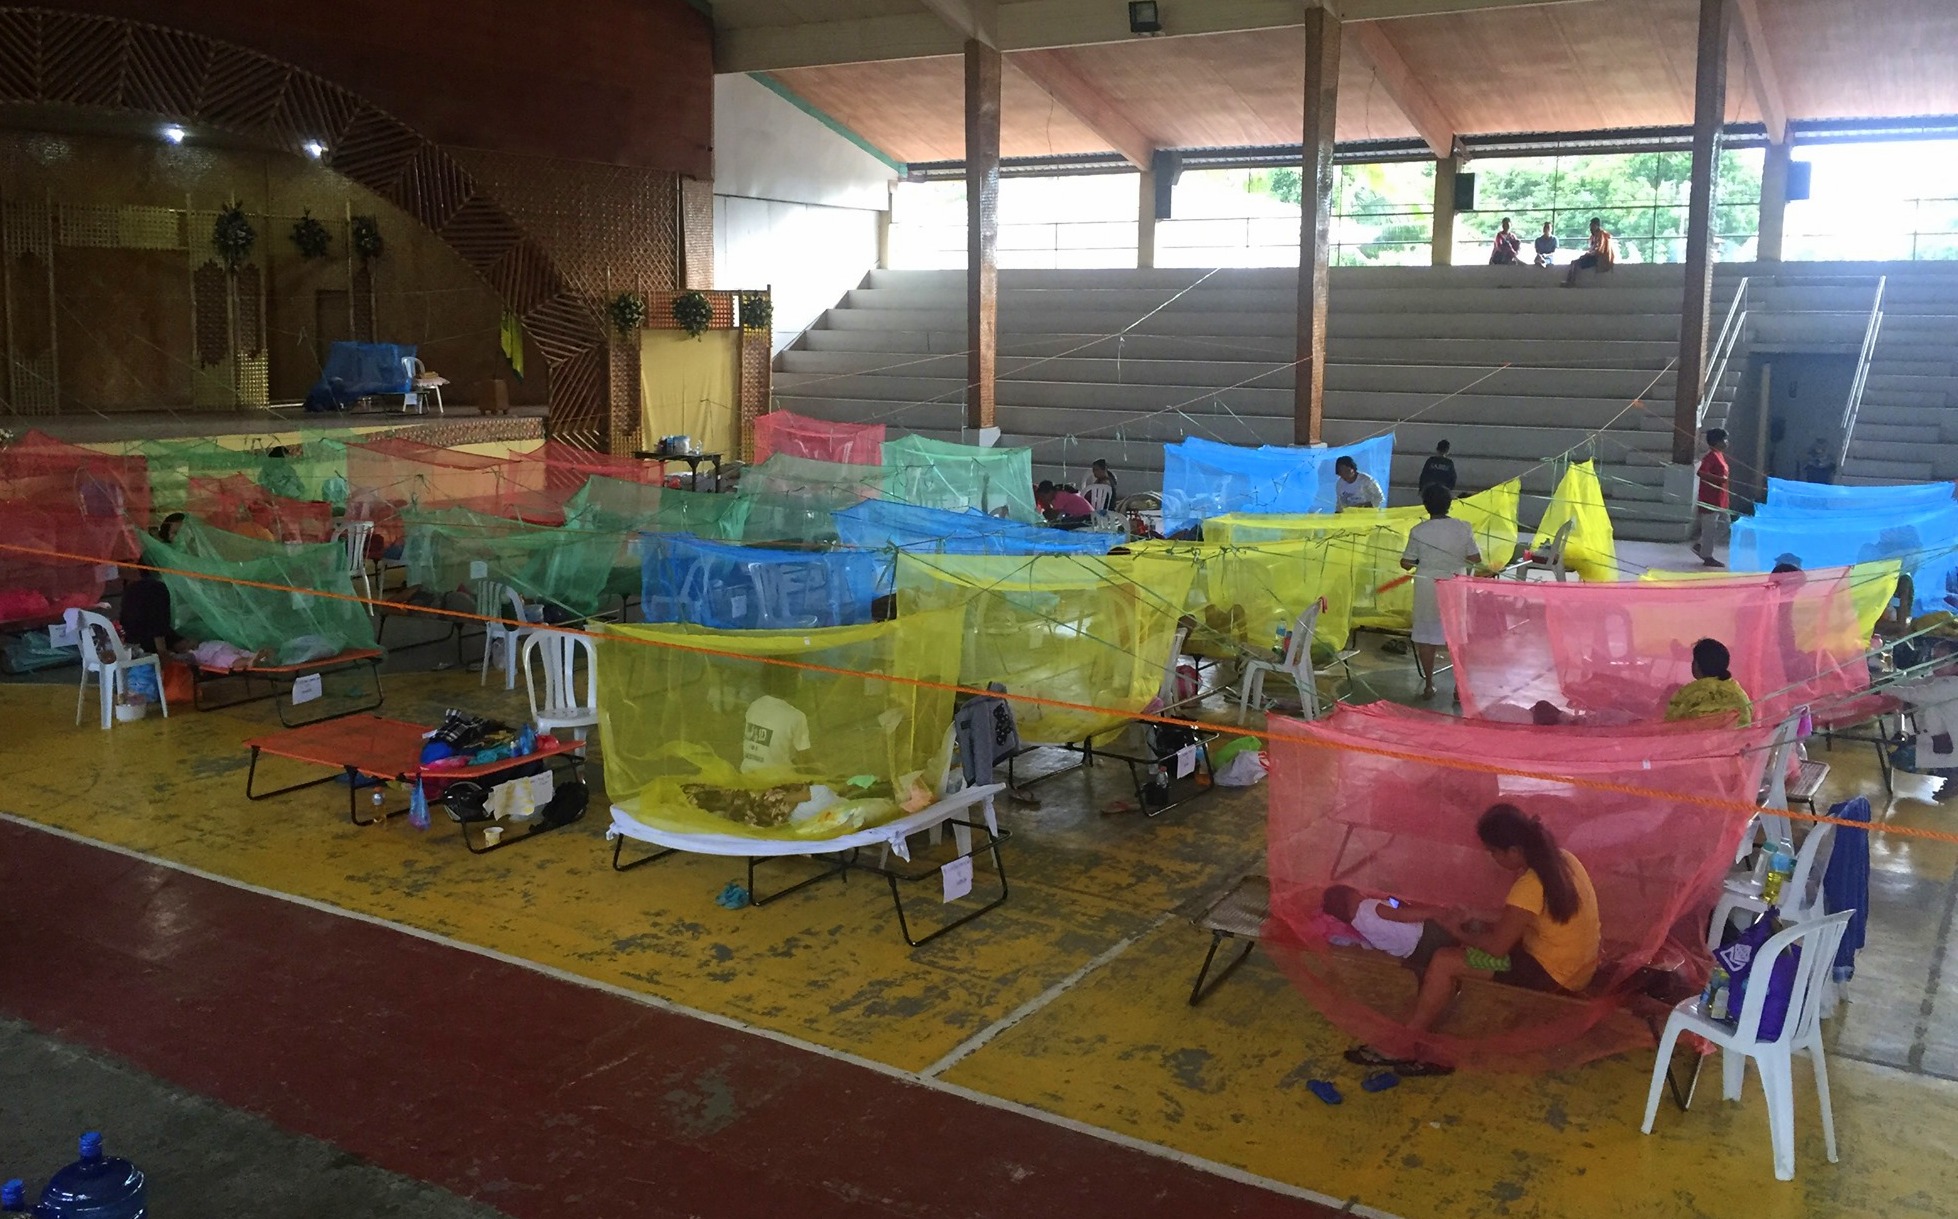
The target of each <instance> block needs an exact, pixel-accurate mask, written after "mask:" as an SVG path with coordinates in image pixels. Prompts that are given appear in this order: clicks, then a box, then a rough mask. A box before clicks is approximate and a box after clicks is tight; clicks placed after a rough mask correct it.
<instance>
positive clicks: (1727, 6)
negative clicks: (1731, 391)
mask: <svg viewBox="0 0 1958 1219" xmlns="http://www.w3.org/2000/svg"><path fill="white" fill-rule="evenodd" d="M1732 3H1733V0H1700V41H1699V52H1698V55H1697V57H1696V60H1695V66H1694V71H1693V77H1694V82H1693V182H1692V187H1691V190H1690V193H1689V194H1688V195H1687V202H1686V298H1685V301H1684V302H1683V304H1682V306H1681V308H1680V312H1679V367H1678V376H1677V379H1676V382H1675V388H1674V396H1673V413H1672V459H1673V460H1674V461H1675V462H1681V463H1684V462H1690V461H1692V460H1693V453H1694V449H1695V446H1696V445H1697V444H1698V437H1697V436H1696V435H1695V433H1696V432H1697V430H1698V427H1699V411H1700V398H1701V396H1702V394H1704V392H1705V390H1706V357H1707V350H1706V348H1707V336H1708V333H1709V327H1710V324H1711V315H1712V312H1713V198H1714V191H1715V190H1716V188H1717V187H1718V185H1719V181H1720V128H1721V125H1722V124H1723V123H1725V122H1726V119H1727V32H1728V27H1729V25H1730V23H1731V17H1732V13H1731V5H1732Z"/></svg>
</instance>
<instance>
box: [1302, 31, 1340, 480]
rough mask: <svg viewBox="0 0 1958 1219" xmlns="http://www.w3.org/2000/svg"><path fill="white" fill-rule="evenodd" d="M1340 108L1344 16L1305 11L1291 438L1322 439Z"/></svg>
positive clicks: (1324, 414) (1312, 441)
mask: <svg viewBox="0 0 1958 1219" xmlns="http://www.w3.org/2000/svg"><path fill="white" fill-rule="evenodd" d="M1338 110H1339V18H1338V17H1337V16H1336V15H1335V14H1333V13H1332V12H1331V11H1330V10H1328V9H1325V8H1322V7H1320V6H1319V5H1316V4H1315V5H1313V6H1312V7H1310V8H1308V9H1306V10H1305V152H1304V157H1303V158H1302V161H1301V164H1300V178H1301V185H1302V186H1303V187H1304V199H1303V207H1302V208H1301V211H1302V212H1303V215H1302V216H1301V217H1300V223H1299V312H1298V331H1299V334H1298V340H1299V341H1298V362H1297V363H1296V364H1294V365H1293V367H1292V375H1293V378H1294V385H1295V388H1294V390H1293V399H1292V440H1293V442H1294V443H1296V444H1318V443H1319V442H1320V440H1321V439H1322V435H1321V433H1322V431H1323V424H1324V422H1325V417H1326V306H1327V303H1328V299H1329V297H1330V294H1331V293H1330V288H1331V282H1332V280H1331V271H1330V254H1331V238H1332V215H1333V123H1334V120H1335V118H1336V117H1337V115H1338Z"/></svg>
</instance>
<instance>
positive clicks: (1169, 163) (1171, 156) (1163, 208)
mask: <svg viewBox="0 0 1958 1219" xmlns="http://www.w3.org/2000/svg"><path fill="white" fill-rule="evenodd" d="M1149 169H1150V171H1151V172H1152V173H1154V174H1155V175H1156V219H1158V220H1169V219H1172V217H1171V216H1170V207H1171V201H1172V200H1173V199H1174V198H1175V194H1176V180H1177V179H1178V178H1180V177H1182V176H1183V156H1182V154H1181V153H1178V152H1175V151H1172V150H1171V149H1168V148H1158V149H1157V150H1156V155H1155V157H1154V158H1152V159H1151V160H1150V162H1149Z"/></svg>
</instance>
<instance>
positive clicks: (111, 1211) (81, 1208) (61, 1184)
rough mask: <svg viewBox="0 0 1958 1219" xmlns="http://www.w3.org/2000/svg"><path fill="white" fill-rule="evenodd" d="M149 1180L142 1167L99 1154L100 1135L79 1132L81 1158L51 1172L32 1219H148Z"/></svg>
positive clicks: (100, 1148)
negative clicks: (144, 1175)
mask: <svg viewBox="0 0 1958 1219" xmlns="http://www.w3.org/2000/svg"><path fill="white" fill-rule="evenodd" d="M149 1213H150V1208H149V1183H148V1181H146V1180H145V1179H144V1177H143V1171H142V1169H140V1168H137V1167H136V1166H135V1165H134V1164H131V1163H130V1162H129V1161H128V1160H125V1159H122V1158H120V1157H113V1158H112V1157H107V1156H104V1155H103V1154H102V1136H101V1134H99V1133H97V1132H96V1131H93V1130H91V1131H89V1132H88V1133H87V1134H84V1135H83V1136H82V1140H81V1159H79V1160H76V1161H75V1162H74V1163H73V1164H70V1165H69V1166H68V1167H66V1168H64V1169H62V1170H61V1171H60V1172H58V1173H56V1174H54V1177H53V1178H52V1179H51V1180H49V1182H48V1186H47V1188H46V1189H44V1190H42V1191H41V1204H40V1205H39V1206H37V1207H35V1208H34V1214H35V1216H36V1219H149Z"/></svg>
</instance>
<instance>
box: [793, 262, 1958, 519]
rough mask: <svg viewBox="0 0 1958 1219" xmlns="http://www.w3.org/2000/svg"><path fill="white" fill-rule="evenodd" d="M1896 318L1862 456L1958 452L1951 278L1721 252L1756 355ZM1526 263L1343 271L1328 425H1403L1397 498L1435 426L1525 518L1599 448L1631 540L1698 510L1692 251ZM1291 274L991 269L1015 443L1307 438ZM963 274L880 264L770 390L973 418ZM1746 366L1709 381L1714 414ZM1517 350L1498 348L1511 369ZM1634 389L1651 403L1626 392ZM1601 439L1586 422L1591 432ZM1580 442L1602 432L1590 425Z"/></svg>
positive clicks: (1044, 453)
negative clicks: (1571, 275)
mask: <svg viewBox="0 0 1958 1219" xmlns="http://www.w3.org/2000/svg"><path fill="white" fill-rule="evenodd" d="M1879 275H1887V276H1888V277H1889V279H1888V286H1887V289H1886V297H1885V302H1886V306H1885V307H1886V315H1887V316H1886V323H1885V330H1884V332H1883V338H1882V341H1881V342H1880V343H1879V345H1878V348H1877V350H1876V353H1875V355H1874V358H1873V360H1872V363H1871V366H1870V372H1869V377H1868V381H1867V385H1866V390H1865V398H1864V405H1863V410H1862V413H1861V416H1860V419H1859V432H1858V434H1857V436H1856V438H1855V443H1853V444H1852V446H1851V456H1850V460H1849V461H1848V462H1847V463H1846V464H1845V467H1844V474H1845V476H1846V477H1847V476H1851V475H1855V476H1857V477H1862V476H1863V475H1865V474H1872V473H1873V476H1875V477H1879V478H1886V479H1891V480H1894V479H1899V478H1908V479H1917V478H1923V477H1928V476H1929V472H1930V471H1931V470H1932V469H1933V468H1945V467H1947V466H1948V467H1951V468H1952V469H1954V470H1958V446H1946V445H1944V444H1943V438H1944V437H1945V436H1946V435H1951V436H1952V437H1953V439H1954V441H1958V427H1955V426H1952V425H1950V424H1946V423H1945V421H1944V420H1945V416H1947V415H1950V414H1952V413H1953V409H1952V408H1953V405H1954V403H1958V398H1954V391H1955V390H1958V360H1954V359H1953V351H1954V346H1955V345H1954V344H1953V342H1952V339H1953V338H1954V337H1958V274H1953V273H1952V271H1951V269H1948V268H1935V267H1931V268H1927V267H1921V266H1904V267H1899V266H1896V265H1884V264H1784V265H1781V266H1761V267H1756V266H1733V265H1723V266H1720V267H1718V268H1716V272H1715V285H1714V293H1713V311H1712V319H1713V327H1714V330H1715V331H1716V332H1717V331H1718V328H1719V326H1720V324H1721V322H1722V321H1723V320H1724V319H1725V317H1726V316H1727V312H1728V306H1729V304H1730V303H1731V302H1732V301H1733V299H1734V295H1735V293H1736V291H1737V289H1738V285H1739V282H1740V280H1741V278H1742V277H1743V276H1747V277H1748V278H1749V280H1750V287H1749V290H1748V309H1749V311H1750V313H1749V318H1750V321H1749V326H1748V338H1749V341H1750V342H1751V343H1752V344H1753V346H1754V347H1755V348H1757V349H1763V350H1774V349H1780V350H1814V351H1840V352H1852V353H1853V352H1855V351H1857V350H1859V349H1860V347H1861V344H1862V340H1863V336H1864V333H1865V331H1866V328H1867V324H1868V311H1869V306H1870V302H1871V300H1872V299H1873V296H1874V291H1875V283H1876V278H1877V277H1878V276H1879ZM1559 282H1560V281H1559V278H1558V277H1555V276H1545V275H1542V274H1541V273H1538V272H1535V271H1534V270H1533V269H1529V268H1489V267H1441V268H1431V267H1393V268H1383V267H1370V268H1336V269H1335V270H1334V272H1333V277H1332V304H1331V307H1332V315H1331V326H1330V329H1331V333H1330V335H1329V337H1328V341H1327V368H1326V386H1327V391H1326V397H1325V411H1326V416H1325V426H1324V434H1325V437H1326V439H1327V441H1328V442H1329V443H1334V444H1339V443H1350V442H1352V441H1354V440H1358V439H1361V438H1363V437H1366V436H1369V435H1373V434H1377V433H1379V432H1380V431H1382V430H1384V429H1387V428H1392V429H1393V430H1394V432H1395V434H1396V437H1397V442H1396V454H1395V459H1394V480H1393V481H1394V491H1393V495H1394V499H1395V501H1396V502H1408V501H1410V500H1411V499H1412V482H1413V477H1414V474H1415V472H1416V471H1417V470H1418V469H1419V466H1420V463H1421V462H1422V461H1423V460H1424V459H1425V457H1426V455H1427V453H1428V452H1429V451H1431V450H1432V447H1433V444H1434V442H1435V441H1436V440H1438V439H1443V438H1446V439H1448V440H1449V441H1450V442H1451V444H1452V445H1453V449H1454V457H1455V459H1456V465H1457V469H1458V470H1459V471H1460V472H1461V476H1462V478H1463V483H1464V485H1465V486H1479V485H1486V484H1487V483H1491V482H1496V481H1501V480H1502V479H1504V478H1508V477H1513V476H1515V475H1516V474H1517V473H1518V472H1519V471H1527V473H1525V475H1524V477H1525V487H1526V491H1527V493H1528V497H1527V498H1526V501H1525V508H1524V515H1525V518H1526V523H1527V522H1528V521H1529V520H1531V519H1533V515H1534V513H1535V512H1537V511H1540V507H1541V505H1540V500H1541V497H1542V496H1543V495H1544V494H1547V492H1548V489H1549V482H1548V480H1549V479H1551V478H1552V477H1554V471H1555V469H1556V468H1557V466H1556V464H1555V462H1554V460H1551V459H1554V458H1556V457H1557V456H1558V455H1559V454H1561V453H1562V452H1563V451H1564V450H1566V449H1568V448H1570V447H1572V446H1573V445H1581V444H1582V445H1583V447H1584V448H1585V449H1586V450H1587V451H1595V452H1596V453H1597V454H1598V457H1599V463H1600V471H1601V476H1602V478H1603V484H1604V493H1605V496H1606V498H1607V500H1608V501H1609V503H1610V504H1611V509H1612V513H1613V518H1614V521H1616V522H1617V527H1618V529H1619V532H1620V535H1621V536H1625V537H1628V538H1648V539H1651V540H1663V541H1678V540H1679V539H1680V538H1682V537H1683V536H1684V534H1685V530H1686V527H1687V524H1688V520H1689V512H1688V509H1687V508H1686V507H1685V506H1683V505H1678V504H1669V503H1666V502H1664V500H1663V492H1662V484H1663V479H1664V469H1665V464H1666V462H1667V460H1668V459H1669V457H1670V449H1671V433H1672V417H1671V408H1672V397H1673V389H1674V384H1675V379H1674V377H1673V375H1672V374H1671V373H1670V372H1669V371H1667V370H1668V366H1669V364H1670V363H1671V362H1672V361H1673V360H1674V359H1675V358H1676V357H1677V354H1678V325H1679V301H1680V299H1681V297H1682V295H1683V286H1684V281H1683V278H1682V271H1681V269H1680V268H1679V267H1677V266H1621V267H1620V268H1618V269H1617V271H1615V272H1614V273H1613V274H1611V275H1609V276H1597V277H1594V278H1589V279H1586V280H1584V281H1582V283H1581V286H1580V288H1579V289H1577V290H1571V291H1566V290H1564V289H1562V288H1560V287H1558V286H1557V284H1558V283H1559ZM1296 287H1297V276H1296V272H1294V271H1292V270H1290V269H1286V268H1251V269H1228V270H1221V271H1199V270H1186V269H1162V270H1154V271H1133V270H1122V269H1076V270H1058V271H1006V272H1002V273H1001V275H1000V309H1001V318H1000V322H1001V325H1000V332H999V350H1000V363H999V374H1000V381H999V390H998V403H999V407H998V418H997V422H998V425H999V427H1000V429H1001V433H1002V436H1001V443H1003V444H1024V445H1028V446H1031V447H1032V448H1033V452H1034V460H1035V467H1036V471H1037V472H1038V473H1040V474H1061V473H1065V472H1068V471H1073V472H1074V473H1075V476H1076V477H1077V478H1078V477H1079V472H1080V471H1081V470H1083V469H1084V468H1085V466H1086V463H1087V462H1088V461H1090V460H1092V459H1093V458H1095V457H1098V456H1099V457H1104V458H1106V459H1107V460H1109V461H1110V462H1111V464H1113V465H1114V466H1115V468H1116V470H1117V472H1118V473H1119V474H1120V475H1121V477H1122V486H1123V489H1124V490H1145V489H1153V488H1154V487H1155V486H1158V485H1160V478H1161V466H1162V445H1163V444H1165V443H1173V442H1175V441H1178V440H1181V439H1183V438H1184V437H1186V436H1191V435H1198V436H1208V437H1211V438H1213V439H1220V440H1225V441H1228V442H1232V443H1244V444H1258V443H1264V444H1286V443H1290V441H1291V439H1292V432H1293V424H1292V418H1291V415H1292V410H1293V403H1292V389H1291V386H1292V382H1293V375H1292V367H1293V358H1294V356H1295V354H1296V345H1297V339H1296V335H1295V333H1294V320H1293V314H1294V309H1295V301H1296V295H1295V294H1296ZM964 290H965V279H964V274H963V272H961V271H922V272H912V271H876V272H872V273H871V274H870V275H868V276H867V277H866V278H865V280H864V282H863V284H862V285H861V286H860V287H859V288H857V289H854V290H852V291H851V292H849V293H847V294H846V295H845V297H844V298H843V299H842V300H841V301H839V302H838V304H837V307H836V308H835V309H833V310H831V311H830V312H829V313H828V314H826V315H825V317H824V318H823V320H822V321H821V322H819V323H818V325H817V326H816V327H814V328H812V329H811V330H809V331H807V332H805V333H804V334H803V335H802V336H801V337H800V338H799V339H798V340H797V342H796V343H795V344H794V345H793V346H792V347H791V348H790V349H789V350H788V351H786V352H784V353H783V354H782V355H781V356H780V357H779V358H778V369H779V372H778V375H777V383H776V391H777V404H778V405H779V406H782V407H785V408H787V409H791V410H795V411H798V412H800V413H804V414H809V415H814V416H817V417H821V418H832V419H839V420H855V421H863V420H877V421H881V422H884V423H886V424H888V425H890V426H892V427H893V428H894V429H896V430H898V431H900V432H903V431H917V432H920V433H922V434H928V435H934V436H939V437H942V438H947V439H957V438H961V437H969V436H970V435H971V434H970V433H968V432H967V431H966V430H965V429H964V427H963V423H964V407H963V402H962V399H963V397H964V383H965V378H966V368H965V354H964V353H965V344H966V335H965V329H964V317H965V291H964ZM1747 361H1748V356H1747V348H1746V347H1743V349H1742V350H1741V351H1739V352H1737V353H1736V356H1735V358H1734V360H1733V361H1731V362H1730V365H1729V367H1728V370H1727V374H1726V376H1725V378H1724V379H1723V380H1722V382H1721V384H1720V385H1718V386H1716V387H1715V388H1714V392H1713V395H1712V408H1711V410H1710V411H1709V414H1708V420H1709V422H1716V423H1717V422H1720V421H1723V420H1724V419H1725V418H1726V416H1727V411H1728V409H1729V407H1730V405H1731V403H1732V401H1733V398H1734V397H1735V395H1736V394H1737V393H1738V391H1739V388H1740V385H1741V382H1742V380H1743V377H1744V370H1745V368H1746V365H1747ZM1505 365H1507V367H1504V366H1505ZM1634 399H1638V400H1639V403H1638V405H1636V406H1633V405H1631V404H1632V403H1633V400H1634ZM1593 437H1595V439H1591V438H1593ZM1587 439H1591V443H1589V444H1584V443H1583V442H1585V441H1586V440H1587Z"/></svg>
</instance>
